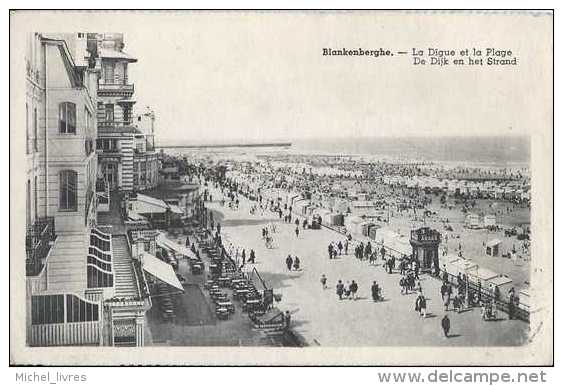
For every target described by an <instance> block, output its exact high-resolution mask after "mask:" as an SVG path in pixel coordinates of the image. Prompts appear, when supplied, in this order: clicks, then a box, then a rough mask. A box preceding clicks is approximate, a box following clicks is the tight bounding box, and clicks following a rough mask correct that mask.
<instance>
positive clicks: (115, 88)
mask: <svg viewBox="0 0 563 386" xmlns="http://www.w3.org/2000/svg"><path fill="white" fill-rule="evenodd" d="M98 92H102V93H103V92H122V93H126V94H133V93H134V92H135V86H134V85H133V84H123V83H100V84H99V85H98Z"/></svg>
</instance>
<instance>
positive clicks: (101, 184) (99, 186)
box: [96, 178, 107, 193]
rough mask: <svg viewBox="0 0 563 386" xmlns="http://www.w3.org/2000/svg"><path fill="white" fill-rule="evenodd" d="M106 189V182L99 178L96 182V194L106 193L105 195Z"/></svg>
mask: <svg viewBox="0 0 563 386" xmlns="http://www.w3.org/2000/svg"><path fill="white" fill-rule="evenodd" d="M106 189H107V183H106V180H103V179H101V178H98V179H97V180H96V192H104V193H105V191H106Z"/></svg>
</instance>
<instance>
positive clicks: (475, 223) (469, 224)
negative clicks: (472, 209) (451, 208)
mask: <svg viewBox="0 0 563 386" xmlns="http://www.w3.org/2000/svg"><path fill="white" fill-rule="evenodd" d="M479 225H480V224H479V216H478V215H476V214H474V213H470V214H468V215H467V216H466V217H465V227H466V228H469V229H478V228H479Z"/></svg>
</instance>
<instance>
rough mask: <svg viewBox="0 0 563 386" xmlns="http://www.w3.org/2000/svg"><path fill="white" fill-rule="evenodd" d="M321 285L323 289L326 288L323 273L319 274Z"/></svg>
mask: <svg viewBox="0 0 563 386" xmlns="http://www.w3.org/2000/svg"><path fill="white" fill-rule="evenodd" d="M321 285H322V286H323V289H324V290H325V289H326V276H325V274H324V273H323V274H322V275H321Z"/></svg>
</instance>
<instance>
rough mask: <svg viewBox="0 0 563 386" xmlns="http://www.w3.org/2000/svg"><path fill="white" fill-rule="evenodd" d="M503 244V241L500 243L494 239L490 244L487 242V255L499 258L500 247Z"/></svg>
mask: <svg viewBox="0 0 563 386" xmlns="http://www.w3.org/2000/svg"><path fill="white" fill-rule="evenodd" d="M501 244H502V241H500V240H499V239H493V240H491V241H489V242H487V244H486V247H487V249H486V253H487V255H489V256H498V255H499V253H500V246H501Z"/></svg>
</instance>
